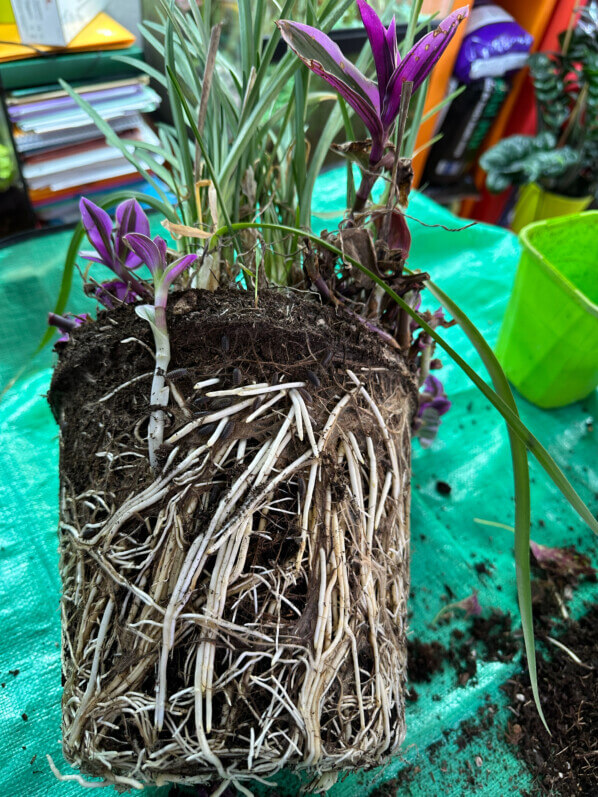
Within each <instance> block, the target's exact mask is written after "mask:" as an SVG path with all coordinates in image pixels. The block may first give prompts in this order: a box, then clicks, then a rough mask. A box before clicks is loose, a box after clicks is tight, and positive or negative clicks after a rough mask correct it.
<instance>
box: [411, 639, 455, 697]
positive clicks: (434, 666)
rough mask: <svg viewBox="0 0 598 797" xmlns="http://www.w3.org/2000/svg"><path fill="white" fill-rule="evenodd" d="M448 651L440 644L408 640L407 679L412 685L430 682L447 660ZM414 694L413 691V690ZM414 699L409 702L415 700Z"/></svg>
mask: <svg viewBox="0 0 598 797" xmlns="http://www.w3.org/2000/svg"><path fill="white" fill-rule="evenodd" d="M447 654H448V651H447V649H446V648H445V647H443V646H442V645H441V644H440V642H420V641H419V640H418V639H410V640H409V641H408V642H407V662H408V663H407V677H408V679H409V681H411V682H412V683H416V684H418V683H423V682H424V681H426V682H429V681H431V680H432V675H433V674H434V673H435V672H437V671H438V670H440V669H441V668H442V666H443V664H444V661H445V659H446V658H447ZM413 691H414V692H415V690H413ZM415 695H416V697H415V698H413V697H412V698H411V700H413V699H415V700H417V692H415Z"/></svg>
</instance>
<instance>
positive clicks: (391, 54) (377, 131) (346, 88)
mask: <svg viewBox="0 0 598 797" xmlns="http://www.w3.org/2000/svg"><path fill="white" fill-rule="evenodd" d="M357 5H358V8H359V12H360V14H361V19H362V21H363V25H364V27H365V29H366V33H367V35H368V39H369V41H370V46H371V48H372V54H373V57H374V64H375V67H376V77H377V82H376V83H374V82H373V81H372V80H369V79H368V78H366V77H365V75H363V74H362V73H361V72H360V71H359V69H357V67H355V66H354V65H353V64H352V63H351V62H350V61H349V59H348V58H346V57H345V56H344V55H343V53H342V52H341V50H340V48H339V47H338V46H337V45H336V44H335V43H334V42H333V41H332V40H331V39H330V38H329V37H328V36H327V35H326V34H325V33H322V31H319V30H318V29H317V28H312V27H311V26H310V25H304V24H302V23H299V22H292V21H291V20H288V19H281V20H279V22H277V25H278V27H279V28H280V32H281V34H282V37H283V39H284V40H285V41H286V42H287V44H288V45H289V47H290V48H291V49H292V50H293V51H294V52H295V53H296V54H297V55H298V56H299V58H300V59H301V60H302V61H303V63H304V64H305V65H306V66H307V67H309V69H311V70H312V71H313V72H315V73H316V74H317V75H320V77H322V78H324V80H325V81H326V82H327V83H328V84H329V85H330V86H332V87H333V88H334V89H335V90H336V91H338V92H339V94H340V95H341V96H342V97H344V99H345V100H346V101H347V102H348V104H349V105H350V106H351V107H352V108H353V110H354V111H355V112H356V113H357V115H358V116H359V117H360V118H361V119H362V121H363V122H364V124H365V126H366V127H367V129H368V130H369V132H370V135H371V136H372V150H371V154H370V162H371V163H372V164H376V163H378V161H379V160H380V158H381V157H382V155H383V153H384V147H385V144H386V141H387V139H388V137H389V135H390V132H391V130H392V126H393V124H394V122H395V119H396V118H397V116H398V113H399V109H400V106H401V93H402V90H403V84H404V83H407V82H409V83H411V84H412V87H413V88H412V90H413V91H416V90H417V89H418V88H419V87H420V86H421V84H422V83H423V82H424V80H425V79H426V78H427V77H428V75H429V74H430V72H431V71H432V68H433V66H434V64H435V63H436V62H437V61H438V59H439V58H440V56H441V55H442V53H443V52H444V50H445V49H446V47H447V46H448V44H449V42H450V41H451V39H452V38H453V36H454V35H455V31H456V30H457V27H458V25H459V23H460V22H461V21H462V20H463V19H465V17H466V16H467V14H468V8H467V7H466V6H464V7H463V8H459V9H457V10H456V11H453V13H452V14H450V15H449V16H448V17H447V18H446V19H445V20H443V21H442V22H440V23H439V25H438V27H437V28H436V29H435V30H433V31H431V32H430V33H428V34H427V35H426V36H424V37H423V38H422V39H420V41H418V42H417V43H416V44H414V46H413V47H412V48H411V50H410V51H409V52H408V53H407V55H406V56H405V58H404V59H403V60H402V61H401V59H400V56H399V52H398V44H397V33H396V24H395V20H394V19H393V20H392V22H391V23H390V25H389V26H388V28H385V27H384V25H383V24H382V22H381V20H380V18H379V17H378V15H377V14H376V12H375V11H374V9H373V8H371V6H369V5H368V4H367V3H366V2H365V0H357Z"/></svg>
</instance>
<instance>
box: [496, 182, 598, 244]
mask: <svg viewBox="0 0 598 797" xmlns="http://www.w3.org/2000/svg"><path fill="white" fill-rule="evenodd" d="M592 199H593V197H592V196H582V197H571V196H564V195H563V194H553V193H552V191H546V190H545V189H544V188H540V186H539V185H538V184H537V183H529V184H528V185H524V186H523V188H522V189H521V190H520V191H519V198H518V199H517V203H516V205H515V210H514V212H513V220H512V221H511V229H512V230H513V232H516V233H519V232H521V230H522V229H523V228H524V227H527V225H528V224H531V223H532V222H534V221H541V220H542V219H553V218H555V217H556V216H568V215H569V214H570V213H581V212H582V210H585V209H586V208H587V207H588V206H589V204H590V203H591V201H592Z"/></svg>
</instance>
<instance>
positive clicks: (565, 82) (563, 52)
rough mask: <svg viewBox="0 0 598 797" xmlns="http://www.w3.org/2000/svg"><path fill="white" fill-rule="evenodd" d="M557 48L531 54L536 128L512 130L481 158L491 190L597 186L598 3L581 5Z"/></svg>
mask: <svg viewBox="0 0 598 797" xmlns="http://www.w3.org/2000/svg"><path fill="white" fill-rule="evenodd" d="M573 20H574V18H572V24H571V25H570V26H569V28H568V29H567V31H565V32H563V33H561V35H560V36H559V44H560V50H559V52H556V53H544V52H542V53H536V54H534V55H532V56H530V58H529V66H530V73H531V77H532V81H533V84H534V91H535V95H536V102H537V106H538V130H539V132H538V134H537V135H536V136H523V135H519V136H511V137H509V138H507V139H504V140H503V141H500V142H499V143H498V144H496V146H494V147H492V149H490V150H488V152H486V153H485V154H484V155H483V156H482V157H481V158H480V164H481V166H482V168H483V169H485V170H486V171H487V172H488V176H487V181H486V184H487V186H488V189H489V190H490V191H495V192H499V191H504V190H505V189H506V188H508V187H510V186H512V185H515V186H517V185H527V184H528V183H533V182H537V183H539V184H540V185H541V186H542V188H544V189H545V190H548V191H552V192H554V193H558V194H563V195H565V196H570V197H584V196H588V195H592V194H594V193H595V192H596V189H597V188H598V4H596V2H592V3H591V4H590V5H589V6H586V7H585V8H583V9H582V11H581V15H580V18H579V21H578V22H577V24H573Z"/></svg>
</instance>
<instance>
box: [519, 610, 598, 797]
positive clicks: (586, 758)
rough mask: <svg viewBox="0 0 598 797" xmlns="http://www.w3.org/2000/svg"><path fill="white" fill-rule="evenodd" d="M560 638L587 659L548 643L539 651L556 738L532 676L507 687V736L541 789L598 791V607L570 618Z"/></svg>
mask: <svg viewBox="0 0 598 797" xmlns="http://www.w3.org/2000/svg"><path fill="white" fill-rule="evenodd" d="M559 642H561V644H563V645H565V646H566V647H567V648H569V650H571V651H572V652H573V653H574V654H575V655H576V656H577V657H578V658H579V659H580V660H581V661H582V662H583V664H581V665H580V664H577V663H576V662H575V661H574V660H573V659H572V658H571V656H570V655H569V654H568V653H566V652H565V651H563V650H561V649H559V648H558V647H556V646H554V645H551V644H550V643H548V644H547V648H549V649H547V650H546V651H545V652H544V653H542V654H540V655H539V656H538V661H537V667H538V689H539V691H540V696H541V702H542V709H543V711H544V714H545V716H546V721H547V723H548V727H549V728H550V730H551V732H552V737H551V736H549V735H548V733H547V731H546V729H545V728H544V726H543V725H542V721H541V719H540V717H539V716H538V713H537V711H536V707H535V705H534V701H533V697H532V691H531V686H530V683H529V678H528V677H527V675H520V676H517V677H516V678H512V679H511V680H510V681H508V683H507V684H506V686H505V690H506V692H507V693H508V695H509V697H510V698H511V701H512V704H511V711H512V712H513V714H514V720H511V721H510V723H509V726H508V728H507V734H506V738H507V741H508V742H510V743H511V744H513V745H514V746H515V748H516V752H517V755H518V756H519V757H520V758H522V759H523V760H524V761H525V762H526V763H527V764H528V766H529V768H530V769H531V771H532V772H533V773H534V774H535V776H536V779H537V781H536V783H537V787H538V789H539V792H535V793H540V794H551V793H555V792H556V793H557V794H559V795H562V796H563V797H569V795H579V794H586V795H596V794H598V606H593V607H592V608H591V609H590V611H589V612H588V613H587V614H586V615H585V617H583V618H582V619H581V620H580V621H579V622H577V623H575V622H573V623H570V624H569V626H568V628H567V630H566V631H565V633H564V634H562V635H561V636H560V637H559Z"/></svg>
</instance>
